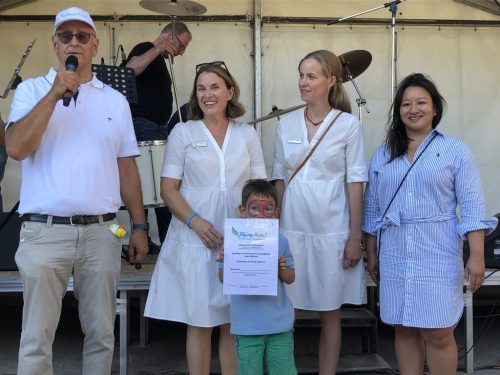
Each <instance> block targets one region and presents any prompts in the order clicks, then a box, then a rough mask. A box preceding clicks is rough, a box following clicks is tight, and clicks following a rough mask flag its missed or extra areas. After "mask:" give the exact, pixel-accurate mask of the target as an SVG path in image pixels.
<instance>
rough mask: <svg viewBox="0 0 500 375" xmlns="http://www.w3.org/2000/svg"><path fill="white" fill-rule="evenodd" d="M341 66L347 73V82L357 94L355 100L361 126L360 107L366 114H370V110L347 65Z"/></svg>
mask: <svg viewBox="0 0 500 375" xmlns="http://www.w3.org/2000/svg"><path fill="white" fill-rule="evenodd" d="M342 65H343V68H344V69H345V70H346V72H347V77H348V78H349V81H351V82H352V84H353V85H354V89H355V90H356V92H357V93H358V99H356V103H358V117H359V122H360V124H361V125H363V116H362V115H361V114H362V111H361V106H363V107H365V111H366V113H370V108H368V104H366V99H365V98H364V97H363V94H362V93H361V90H360V89H359V87H358V85H357V84H356V81H355V80H354V77H353V75H352V74H351V71H350V70H349V64H342Z"/></svg>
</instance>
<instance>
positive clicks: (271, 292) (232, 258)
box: [222, 219, 279, 296]
mask: <svg viewBox="0 0 500 375" xmlns="http://www.w3.org/2000/svg"><path fill="white" fill-rule="evenodd" d="M278 230H279V221H278V219H226V221H225V223H224V283H223V287H222V289H223V293H224V294H250V295H268V296H275V295H276V293H277V287H278V233H279V232H278Z"/></svg>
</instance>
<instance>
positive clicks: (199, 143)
mask: <svg viewBox="0 0 500 375" xmlns="http://www.w3.org/2000/svg"><path fill="white" fill-rule="evenodd" d="M192 145H193V147H207V146H208V145H207V142H205V141H194V142H193V143H192Z"/></svg>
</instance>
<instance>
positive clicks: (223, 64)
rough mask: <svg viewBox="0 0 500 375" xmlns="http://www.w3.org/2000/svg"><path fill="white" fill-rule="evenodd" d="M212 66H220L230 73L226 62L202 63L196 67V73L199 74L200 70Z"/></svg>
mask: <svg viewBox="0 0 500 375" xmlns="http://www.w3.org/2000/svg"><path fill="white" fill-rule="evenodd" d="M210 66H218V67H221V68H222V69H224V70H225V71H226V72H229V70H228V69H227V66H226V64H225V63H224V61H212V62H208V63H201V64H198V65H196V73H198V72H199V71H200V70H205V69H206V68H208V67H210Z"/></svg>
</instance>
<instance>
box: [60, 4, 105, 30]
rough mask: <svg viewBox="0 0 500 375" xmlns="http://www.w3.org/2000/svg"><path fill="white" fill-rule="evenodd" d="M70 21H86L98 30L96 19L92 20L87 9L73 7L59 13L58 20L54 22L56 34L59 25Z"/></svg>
mask: <svg viewBox="0 0 500 375" xmlns="http://www.w3.org/2000/svg"><path fill="white" fill-rule="evenodd" d="M68 21H81V22H84V23H86V24H87V25H89V26H91V27H92V28H93V29H94V31H97V30H96V29H95V25H94V21H92V18H91V17H90V14H89V13H88V12H87V11H85V10H83V9H81V8H77V7H71V8H68V9H64V10H62V11H60V12H59V13H57V16H56V21H55V22H54V34H55V32H56V30H57V28H58V27H59V26H61V25H62V24H63V23H65V22H68Z"/></svg>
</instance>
